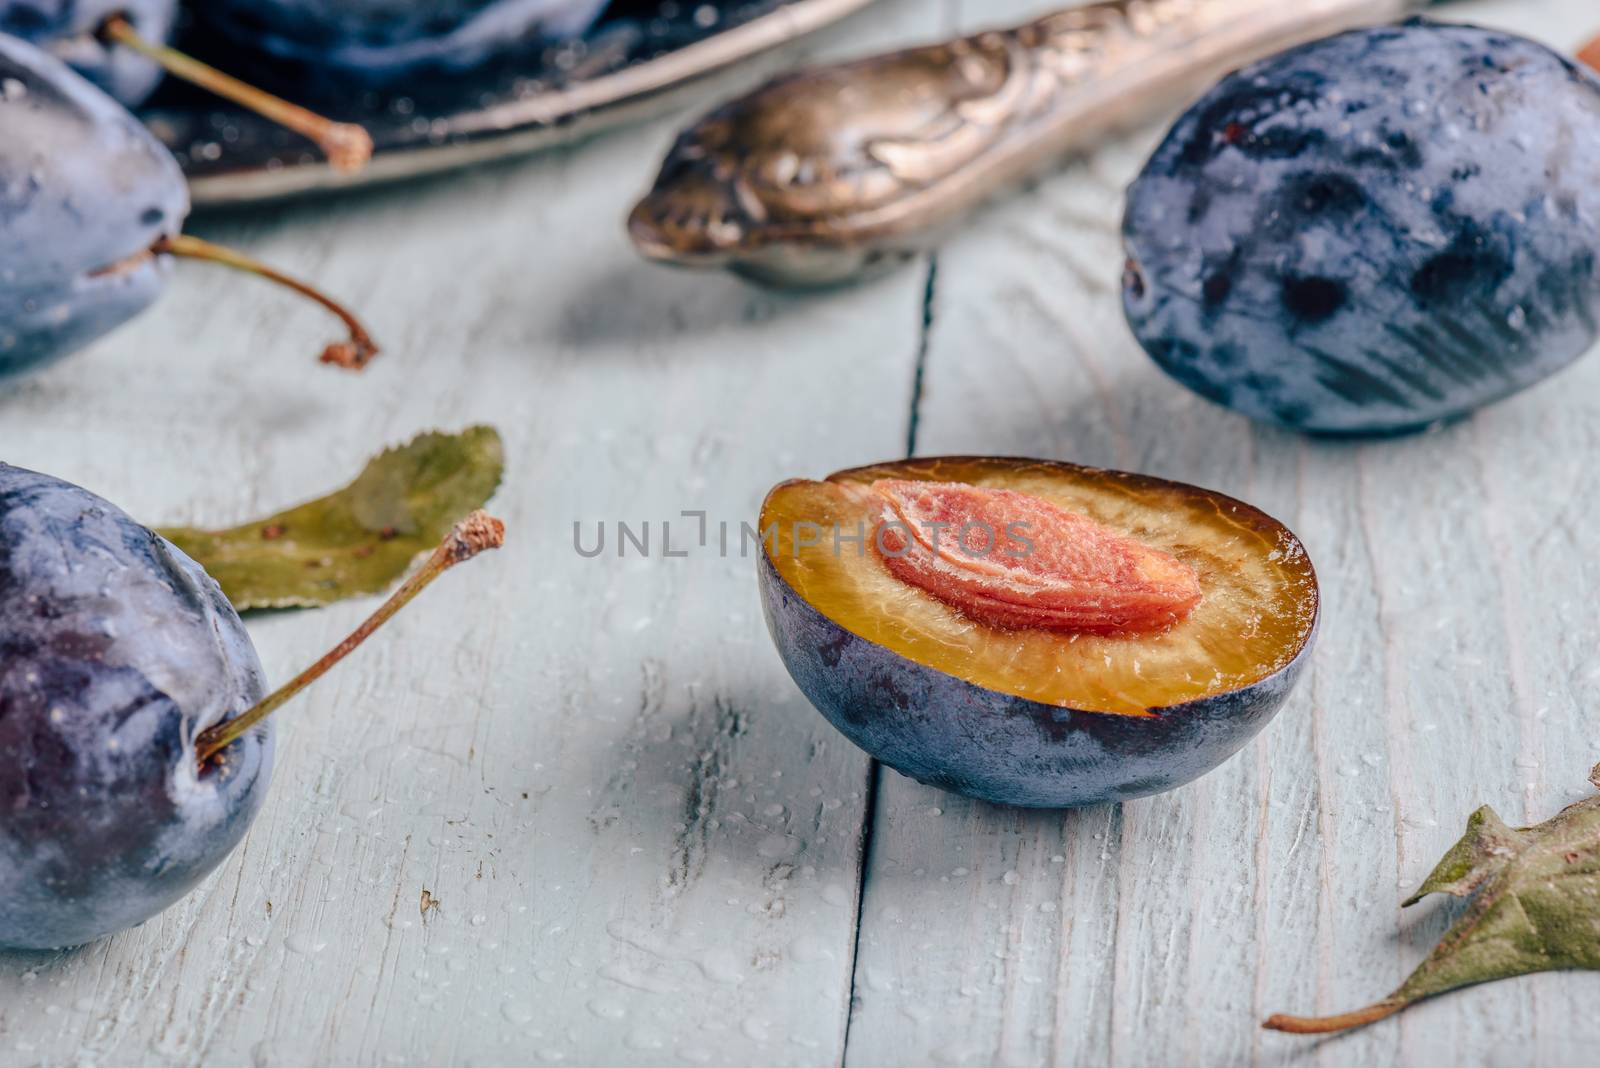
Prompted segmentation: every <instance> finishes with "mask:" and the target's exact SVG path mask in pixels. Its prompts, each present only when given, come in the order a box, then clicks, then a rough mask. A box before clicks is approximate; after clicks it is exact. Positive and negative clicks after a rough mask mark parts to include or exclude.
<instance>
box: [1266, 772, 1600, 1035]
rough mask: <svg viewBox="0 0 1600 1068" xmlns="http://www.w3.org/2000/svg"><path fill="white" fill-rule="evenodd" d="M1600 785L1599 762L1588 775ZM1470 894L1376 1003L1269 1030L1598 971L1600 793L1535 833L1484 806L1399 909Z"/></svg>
mask: <svg viewBox="0 0 1600 1068" xmlns="http://www.w3.org/2000/svg"><path fill="white" fill-rule="evenodd" d="M1589 781H1590V782H1591V783H1593V784H1594V785H1595V786H1596V787H1597V788H1600V766H1596V767H1595V769H1594V770H1593V771H1592V772H1590V773H1589ZM1434 893H1442V894H1453V895H1455V896H1456V897H1472V903H1471V904H1470V905H1469V906H1468V907H1467V909H1466V911H1465V912H1463V913H1462V914H1461V918H1460V919H1458V920H1457V921H1456V922H1455V924H1454V926H1452V927H1451V928H1450V930H1449V931H1447V932H1446V933H1445V936H1444V937H1443V938H1442V939H1440V941H1439V944H1438V945H1437V946H1435V947H1434V949H1433V952H1432V953H1430V954H1428V957H1427V959H1426V960H1424V961H1423V962H1422V963H1421V965H1419V966H1418V967H1417V970H1416V971H1414V972H1412V973H1411V977H1410V978H1408V979H1407V980H1406V981H1405V982H1404V983H1402V984H1400V987H1399V989H1397V990H1395V992H1394V993H1392V994H1390V995H1389V996H1388V997H1386V998H1384V999H1383V1000H1381V1001H1378V1002H1376V1003H1374V1004H1372V1005H1369V1006H1367V1007H1366V1008H1364V1009H1357V1010H1356V1011H1355V1012H1348V1013H1343V1014H1341V1015H1338V1016H1310V1017H1308V1016H1284V1015H1278V1016H1273V1017H1272V1018H1270V1019H1268V1020H1267V1021H1266V1024H1265V1025H1264V1026H1266V1027H1268V1028H1271V1029H1272V1030H1275V1031H1292V1032H1295V1033H1297V1034H1325V1033H1327V1032H1331V1031H1343V1030H1345V1029H1347V1028H1351V1027H1361V1026H1363V1025H1365V1024H1369V1023H1374V1022H1376V1021H1378V1020H1381V1019H1383V1018H1384V1017H1386V1016H1392V1015H1394V1014H1395V1013H1397V1012H1399V1011H1400V1010H1401V1009H1404V1008H1407V1007H1409V1006H1411V1005H1414V1004H1416V1003H1417V1002H1418V1001H1421V1000H1422V999H1423V998H1427V997H1432V996H1433V995H1435V994H1443V993H1445V992H1446V991H1450V990H1457V989H1459V988H1461V987H1464V986H1471V985H1472V984H1474V983H1486V982H1490V981H1491V980H1495V979H1508V978H1510V977H1512V976H1516V975H1528V974H1531V973H1533V972H1549V971H1562V970H1582V971H1600V795H1597V796H1595V797H1591V798H1588V799H1586V800H1583V801H1579V802H1578V803H1577V804H1574V805H1569V806H1568V807H1567V808H1565V809H1563V810H1562V811H1561V812H1560V813H1558V814H1557V815H1555V816H1554V817H1552V818H1551V819H1549V820H1546V821H1545V822H1544V823H1541V824H1539V825H1538V826H1536V827H1518V828H1512V827H1507V826H1506V825H1505V823H1504V822H1502V821H1501V819H1500V817H1499V816H1497V815H1496V814H1495V811H1494V809H1492V808H1490V807H1489V806H1487V805H1485V806H1484V807H1482V808H1480V809H1478V811H1476V812H1474V813H1473V814H1472V816H1471V817H1470V818H1469V819H1468V820H1467V833H1466V834H1465V835H1463V836H1462V838H1461V841H1459V842H1457V843H1456V844H1455V846H1454V847H1453V848H1451V850H1450V851H1449V852H1448V853H1446V854H1445V855H1444V859H1443V860H1441V861H1440V862H1439V864H1438V866H1437V867H1436V868H1434V869H1433V873H1432V874H1431V875H1429V876H1428V878H1427V879H1426V880H1424V881H1423V884H1422V886H1421V887H1420V888H1419V889H1418V890H1417V892H1416V893H1415V894H1413V895H1411V897H1409V898H1407V899H1406V901H1405V902H1404V904H1406V905H1414V904H1416V903H1417V902H1418V901H1420V900H1422V898H1424V897H1426V896H1427V895H1428V894H1434Z"/></svg>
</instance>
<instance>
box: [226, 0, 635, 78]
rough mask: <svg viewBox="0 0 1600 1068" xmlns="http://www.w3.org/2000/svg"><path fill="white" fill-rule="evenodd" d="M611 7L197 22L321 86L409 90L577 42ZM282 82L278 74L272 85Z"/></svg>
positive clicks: (369, 11)
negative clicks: (428, 80) (424, 80)
mask: <svg viewBox="0 0 1600 1068" xmlns="http://www.w3.org/2000/svg"><path fill="white" fill-rule="evenodd" d="M608 2H609V0H206V2H205V3H204V4H200V5H198V6H197V9H196V15H197V16H198V17H200V18H201V19H202V20H203V21H204V22H205V23H207V24H208V25H209V26H211V27H212V28H213V29H215V30H216V31H218V32H219V33H220V34H221V35H222V36H223V37H225V38H227V39H228V40H230V41H232V42H233V43H234V44H236V45H237V46H238V47H239V48H241V49H243V50H246V51H247V52H257V53H261V54H264V55H266V56H267V57H269V58H271V59H272V60H275V61H278V62H279V63H286V64H289V65H290V66H291V67H292V68H295V69H298V70H299V71H302V72H303V73H304V75H305V76H306V77H308V78H310V79H312V80H313V81H325V82H331V83H334V84H337V83H339V82H345V83H350V84H358V85H365V86H368V87H371V88H381V89H404V88H405V85H404V82H405V80H406V79H408V78H418V77H429V76H448V75H449V74H451V73H459V72H461V71H464V70H470V69H473V68H475V67H479V66H482V65H483V64H485V63H488V62H490V61H491V60H494V59H496V58H499V57H501V56H504V55H506V54H508V53H512V52H515V51H517V50H519V49H523V48H527V47H529V46H530V45H534V46H536V45H538V44H539V43H541V42H547V41H551V40H560V39H563V38H567V37H575V36H577V35H579V34H581V33H583V31H584V30H586V29H588V28H589V27H590V26H591V25H592V24H593V23H594V21H595V19H597V18H599V16H600V13H601V12H602V11H603V10H604V9H605V7H606V4H607V3H608ZM267 77H268V79H269V80H272V78H271V74H270V73H269V74H268V75H267Z"/></svg>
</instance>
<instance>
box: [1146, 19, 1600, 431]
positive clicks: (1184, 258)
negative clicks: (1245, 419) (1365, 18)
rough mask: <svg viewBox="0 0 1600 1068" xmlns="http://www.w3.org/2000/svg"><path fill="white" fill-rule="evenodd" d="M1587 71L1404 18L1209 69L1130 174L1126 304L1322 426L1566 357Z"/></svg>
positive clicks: (1571, 339)
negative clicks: (1231, 67)
mask: <svg viewBox="0 0 1600 1068" xmlns="http://www.w3.org/2000/svg"><path fill="white" fill-rule="evenodd" d="M1596 174H1600V81H1597V80H1596V79H1595V77H1594V76H1593V75H1592V74H1591V73H1589V72H1587V71H1585V70H1583V69H1581V68H1580V67H1578V66H1577V65H1576V64H1574V63H1572V62H1571V61H1569V60H1567V59H1566V58H1564V57H1562V56H1560V55H1558V54H1556V53H1555V52H1552V51H1551V50H1550V49H1548V48H1545V47H1544V46H1543V45H1540V44H1537V43H1535V42H1532V41H1528V40H1525V39H1523V38H1520V37H1516V36H1513V35H1510V34H1506V33H1501V32H1497V31H1491V30H1484V29H1478V28H1475V27H1469V26H1451V25H1440V24H1437V23H1431V22H1427V21H1424V20H1413V21H1410V22H1407V23H1405V24H1403V25H1398V26H1387V27H1382V28H1378V29H1366V30H1357V31H1353V32H1350V33H1345V34H1340V35H1338V36H1335V37H1330V38H1327V39H1325V40H1321V41H1317V42H1314V43H1312V44H1309V45H1304V46H1302V47H1299V48H1295V49H1292V50H1290V51H1288V52H1284V53H1282V54H1280V55H1278V56H1276V57H1273V58H1271V59H1268V60H1265V61H1264V62H1261V63H1258V64H1256V65H1254V66H1251V67H1247V68H1245V69H1243V70H1241V71H1239V72H1238V73H1236V74H1234V75H1231V76H1230V77H1228V78H1226V79H1225V80H1223V81H1222V82H1221V83H1220V84H1219V85H1218V86H1216V88H1214V89H1213V90H1211V91H1210V92H1209V93H1207V94H1206V95H1205V96H1204V97H1202V98H1201V99H1200V101H1199V102H1197V103H1196V104H1195V105H1194V106H1193V107H1192V108H1191V109H1190V110H1189V111H1188V112H1187V113H1186V114H1185V115H1184V116H1183V117H1182V118H1181V119H1179V120H1178V122H1177V124H1176V125H1175V126H1174V127H1173V128H1172V130H1171V132H1170V133H1169V134H1168V135H1167V137H1166V139H1165V140H1164V141H1163V142H1162V144H1161V145H1160V147H1159V148H1157V150H1156V152H1155V154H1154V155H1153V156H1152V158H1151V159H1150V161H1149V163H1148V164H1147V165H1146V167H1145V169H1144V171H1143V173H1142V174H1141V175H1140V176H1139V178H1138V180H1137V181H1135V182H1134V184H1133V186H1132V187H1131V188H1130V190H1129V192H1128V201H1127V212H1126V216H1125V219H1124V225H1123V235H1124V241H1125V244H1126V248H1127V254H1128V269H1127V272H1126V275H1125V284H1124V293H1123V298H1124V307H1125V310H1126V313H1127V317H1128V322H1129V324H1130V325H1131V326H1132V328H1133V332H1134V334H1135V335H1136V337H1137V338H1138V340H1139V342H1140V344H1141V345H1143V346H1144V348H1145V350H1146V351H1147V352H1148V353H1149V354H1150V355H1151V356H1152V357H1153V358H1154V359H1155V360H1156V362H1157V363H1158V364H1159V365H1160V366H1161V367H1162V368H1163V369H1164V370H1165V371H1167V372H1168V373H1169V374H1171V375H1172V376H1173V377H1174V378H1176V379H1177V380H1178V381H1179V382H1182V383H1183V384H1184V385H1186V386H1189V387H1190V388H1192V389H1194V390H1195V391H1196V392H1198V393H1200V394H1202V395H1203V396H1205V397H1207V398H1209V399H1211V400H1213V401H1216V402H1218V403H1221V404H1223V405H1226V406H1228V407H1230V408H1233V409H1235V410H1236V411H1239V412H1242V413H1243V414H1245V415H1248V416H1250V417H1251V418H1254V419H1260V420H1265V421H1269V422H1275V423H1279V424H1282V425H1284V426H1287V427H1291V428H1294V429H1298V430H1304V431H1310V432H1315V433H1329V434H1381V433H1394V432H1401V431H1405V430H1410V429H1415V428H1418V427H1421V426H1425V425H1427V424H1430V423H1433V422H1436V421H1438V420H1442V419H1448V418H1452V417H1455V416H1460V415H1463V414H1465V413H1468V412H1470V411H1472V410H1474V409H1476V408H1478V407H1481V406H1482V405H1484V404H1487V403H1490V402H1491V401H1494V400H1497V399H1499V398H1502V397H1505V396H1507V395H1508V394H1511V393H1513V392H1515V391H1517V390H1519V389H1522V388H1524V387H1526V386H1528V385H1529V384H1531V383H1533V382H1536V381H1538V380H1540V379H1542V378H1544V377H1546V376H1548V375H1550V374H1552V373H1554V372H1555V371H1557V370H1559V369H1561V368H1562V367H1565V366H1566V365H1567V364H1569V363H1570V362H1571V361H1572V360H1574V359H1576V358H1577V357H1578V356H1579V355H1581V354H1582V353H1583V352H1584V351H1586V350H1587V349H1588V348H1589V347H1590V346H1591V345H1592V344H1593V342H1594V340H1595V337H1596V324H1597V321H1600V273H1597V270H1596V266H1597V264H1596V256H1597V255H1600V188H1597V185H1596V183H1595V181H1594V176H1595V175H1596Z"/></svg>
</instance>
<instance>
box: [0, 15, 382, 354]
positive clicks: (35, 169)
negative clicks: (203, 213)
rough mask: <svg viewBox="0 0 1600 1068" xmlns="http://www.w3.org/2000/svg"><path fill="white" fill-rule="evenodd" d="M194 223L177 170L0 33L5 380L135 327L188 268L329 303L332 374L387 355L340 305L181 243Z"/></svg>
mask: <svg viewBox="0 0 1600 1068" xmlns="http://www.w3.org/2000/svg"><path fill="white" fill-rule="evenodd" d="M188 213H189V194H188V189H187V187H186V186H185V184H184V179H183V173H182V172H181V171H180V170H179V169H178V164H177V161H176V160H174V159H173V158H172V154H171V153H169V152H168V151H167V150H166V149H165V148H164V147H163V146H162V145H161V144H160V142H158V141H157V140H156V139H155V138H154V137H153V136H152V135H151V134H150V132H149V131H148V130H146V129H145V128H144V127H143V126H142V125H140V123H139V122H138V120H137V119H135V118H134V117H133V116H132V115H131V114H129V113H128V111H127V110H126V109H124V108H123V107H122V106H121V105H119V104H118V103H117V102H116V101H114V100H112V99H111V98H110V97H108V96H106V95H105V94H104V93H103V92H101V91H100V90H99V89H96V88H95V87H94V86H93V85H91V84H90V83H89V82H87V81H85V80H84V79H83V78H82V77H80V76H79V75H77V74H75V73H74V72H73V71H72V70H71V69H69V68H68V67H67V66H66V65H65V64H63V63H62V62H61V61H60V60H58V59H55V58H54V57H52V56H50V55H48V54H47V53H45V52H43V51H41V50H40V49H38V48H35V47H34V46H33V45H31V44H28V43H27V42H26V41H22V40H20V39H18V38H15V37H7V36H5V35H3V34H0V217H3V218H4V219H5V220H6V225H5V226H4V228H0V376H7V375H13V374H17V373H19V372H23V371H27V370H30V369H33V368H35V367H39V366H42V365H44V364H47V363H50V362H52V361H54V360H56V359H59V358H61V357H63V356H66V355H68V354H69V353H72V352H74V351H76V350H78V349H80V348H82V347H83V346H85V345H87V344H89V343H90V342H92V341H94V340H95V339H96V338H99V337H101V336H103V335H104V334H106V333H108V332H110V331H111V330H113V329H115V328H116V327H118V326H120V325H121V324H122V323H124V322H126V321H127V320H129V319H131V318H133V316H135V315H137V314H138V313H139V312H141V311H143V310H144V309H145V308H146V307H148V306H149V305H150V304H151V303H153V302H154V301H155V299H156V298H157V297H158V296H159V295H160V294H161V291H162V289H163V287H164V285H165V283H166V279H167V277H168V274H169V272H170V266H171V262H172V260H173V258H174V257H178V256H187V257H196V258H201V259H209V260H213V261H216V262H220V263H223V264H226V265H228V266H231V267H236V268H240V269H243V270H246V271H250V272H252V273H255V274H258V275H261V276H262V277H265V278H268V279H270V280H272V281H276V282H279V283H280V284H284V285H287V286H288V287H289V288H291V289H294V290H296V291H298V292H299V293H301V294H303V295H307V296H309V297H311V298H312V299H313V300H316V301H317V302H318V303H321V304H323V305H324V306H325V307H327V308H328V309H329V310H330V311H332V312H334V313H335V314H336V315H338V316H339V317H340V318H341V319H342V320H343V321H344V323H345V325H346V326H347V327H348V329H349V337H348V338H347V339H346V340H343V341H340V342H338V343H336V344H334V345H332V346H330V347H329V348H328V349H327V350H326V351H325V352H324V354H323V359H324V361H325V362H329V363H334V364H338V365H341V366H344V367H349V368H359V367H362V366H364V365H365V364H366V363H367V361H369V360H370V359H371V358H372V357H373V356H374V355H375V354H376V353H377V351H378V349H377V346H376V345H375V344H374V343H373V341H372V338H371V336H370V335H369V334H368V333H367V331H366V329H365V328H364V327H363V326H362V325H361V323H360V322H359V321H358V320H357V319H356V318H355V317H354V316H353V315H351V314H350V313H349V312H348V311H346V310H345V309H344V308H343V307H342V306H341V305H339V304H338V303H336V302H335V301H333V300H331V299H330V298H328V297H326V296H324V295H322V294H321V293H319V292H317V291H316V290H315V289H313V288H311V287H310V286H308V285H306V284H305V283H303V282H299V281H297V280H295V279H292V278H289V277H288V276H286V275H284V274H282V273H281V272H279V271H276V270H273V269H272V268H269V267H266V266H264V265H261V264H258V263H256V262H255V261H253V260H250V259H249V258H248V257H245V256H243V255H242V254H239V253H236V252H232V251H230V250H224V249H219V248H218V247H216V246H214V245H211V244H209V243H207V242H204V241H201V240H200V239H198V238H194V237H189V236H186V235H183V234H181V233H179V229H180V227H181V225H182V223H183V221H184V218H185V217H186V216H187V215H188Z"/></svg>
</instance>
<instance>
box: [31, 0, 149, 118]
mask: <svg viewBox="0 0 1600 1068" xmlns="http://www.w3.org/2000/svg"><path fill="white" fill-rule="evenodd" d="M115 15H120V16H121V17H123V18H125V19H127V20H128V23H129V24H130V25H131V26H132V27H133V28H134V29H135V30H136V31H138V33H139V35H140V36H141V37H143V38H144V39H145V40H147V41H154V42H157V43H165V42H166V41H168V40H169V39H170V38H171V36H172V28H173V25H174V24H175V23H176V22H177V19H178V0H0V33H9V34H11V35H12V36H14V37H21V38H22V39H23V40H25V41H30V42H32V43H33V44H36V45H38V46H39V47H41V48H43V49H45V50H46V51H48V52H50V53H51V54H52V55H54V56H55V57H56V58H58V59H60V60H62V61H63V62H65V63H66V64H68V65H69V66H70V67H72V69H73V70H76V71H77V72H78V73H79V74H82V75H83V76H84V77H85V78H87V79H89V80H90V81H91V82H93V83H94V84H95V85H98V86H99V87H100V88H101V89H103V90H105V91H106V92H107V93H109V94H110V95H111V96H112V97H114V98H116V100H118V101H119V102H120V103H122V104H125V105H127V106H128V107H130V108H131V107H138V106H139V105H140V104H142V103H144V102H145V100H147V99H148V98H149V96H150V94H151V93H152V92H154V91H155V88H156V85H157V84H158V83H160V81H161V78H162V70H161V68H160V67H159V66H157V65H156V63H155V62H154V61H152V60H149V59H146V58H145V57H144V56H141V55H140V54H139V53H137V52H135V51H133V50H132V49H130V48H123V47H120V46H118V45H114V44H109V43H107V42H106V41H104V40H102V39H101V38H100V28H101V27H102V26H104V25H105V23H106V20H108V19H110V18H111V17H112V16H115Z"/></svg>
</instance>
